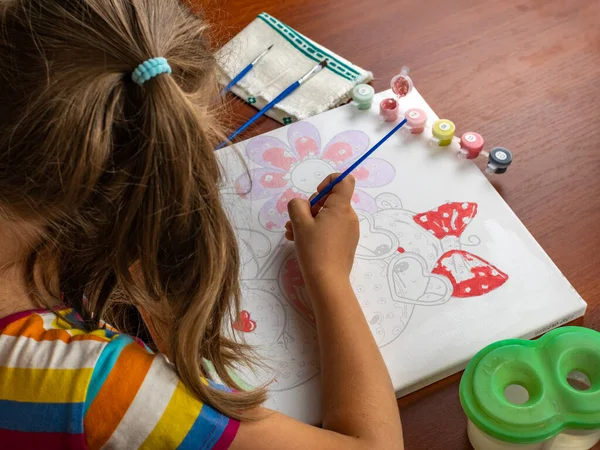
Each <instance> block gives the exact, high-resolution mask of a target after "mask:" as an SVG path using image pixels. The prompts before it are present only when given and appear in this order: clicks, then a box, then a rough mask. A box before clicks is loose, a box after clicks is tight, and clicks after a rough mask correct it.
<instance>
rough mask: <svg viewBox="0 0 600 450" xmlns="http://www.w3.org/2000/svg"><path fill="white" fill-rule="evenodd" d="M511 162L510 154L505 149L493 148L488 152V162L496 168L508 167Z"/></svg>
mask: <svg viewBox="0 0 600 450" xmlns="http://www.w3.org/2000/svg"><path fill="white" fill-rule="evenodd" d="M512 160H513V156H512V153H511V151H510V150H508V149H507V148H504V147H494V148H493V149H492V151H491V152H490V157H489V162H490V163H493V164H495V165H496V166H498V167H508V166H510V164H511V163H512Z"/></svg>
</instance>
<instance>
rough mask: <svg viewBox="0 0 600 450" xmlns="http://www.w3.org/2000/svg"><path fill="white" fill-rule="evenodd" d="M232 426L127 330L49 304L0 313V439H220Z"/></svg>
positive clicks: (126, 443) (164, 443)
mask: <svg viewBox="0 0 600 450" xmlns="http://www.w3.org/2000/svg"><path fill="white" fill-rule="evenodd" d="M63 313H67V314H69V319H71V320H76V319H75V316H74V315H73V313H72V311H70V310H67V311H64V312H63ZM205 383H208V381H206V380H205ZM211 384H212V382H211ZM214 386H215V387H217V388H222V389H225V388H223V387H222V386H217V385H214ZM238 427H239V422H237V421H235V420H231V419H229V418H227V417H225V416H223V415H222V414H220V413H218V412H217V411H216V410H214V409H213V408H211V407H209V406H208V405H205V404H203V403H202V402H200V401H199V400H197V399H196V398H195V397H194V396H193V395H192V394H191V393H190V392H189V391H188V390H187V389H186V387H185V386H184V385H183V383H182V382H181V381H180V380H179V378H178V377H177V375H176V374H175V372H174V370H173V368H172V367H171V365H170V364H169V362H168V361H167V360H166V358H165V357H164V356H162V355H160V354H157V355H155V354H153V353H151V352H150V350H148V349H147V348H146V347H145V346H144V345H143V344H141V343H140V342H137V341H136V340H134V339H133V338H131V337H129V336H127V335H123V334H118V333H115V332H113V331H110V330H107V329H101V330H96V331H94V332H91V333H87V332H85V331H82V330H80V329H78V328H74V327H72V326H71V325H69V324H68V323H67V322H66V321H64V320H61V319H58V318H57V316H56V315H54V314H52V313H49V312H47V311H28V312H22V313H18V314H14V315H12V316H9V317H6V318H4V319H0V448H6V449H37V448H44V449H51V450H53V449H99V448H110V449H127V450H129V449H213V448H214V449H226V448H228V447H229V445H230V444H231V442H232V441H233V438H234V437H235V435H236V432H237V430H238Z"/></svg>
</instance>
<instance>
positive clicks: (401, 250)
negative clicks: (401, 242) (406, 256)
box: [398, 247, 406, 253]
mask: <svg viewBox="0 0 600 450" xmlns="http://www.w3.org/2000/svg"><path fill="white" fill-rule="evenodd" d="M405 251H406V250H404V248H402V247H398V253H404V252H405Z"/></svg>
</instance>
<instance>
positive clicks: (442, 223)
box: [413, 202, 477, 239]
mask: <svg viewBox="0 0 600 450" xmlns="http://www.w3.org/2000/svg"><path fill="white" fill-rule="evenodd" d="M476 214H477V203H469V202H464V203H459V202H454V203H446V204H444V205H442V206H440V207H439V208H436V209H434V210H432V211H428V212H425V213H421V214H416V215H415V216H414V217H413V220H414V221H415V222H416V223H417V224H418V225H420V226H421V227H423V228H425V229H426V230H428V231H431V232H432V233H433V235H434V236H435V237H436V238H438V239H442V238H444V237H446V236H456V237H459V236H460V235H461V234H462V233H463V231H464V230H465V228H466V227H467V225H468V224H469V223H470V222H471V220H472V219H473V217H475V215H476Z"/></svg>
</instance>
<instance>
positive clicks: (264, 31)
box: [217, 13, 373, 124]
mask: <svg viewBox="0 0 600 450" xmlns="http://www.w3.org/2000/svg"><path fill="white" fill-rule="evenodd" d="M271 44H274V45H273V48H272V49H271V50H270V51H269V52H268V53H267V54H266V55H265V57H264V58H263V59H261V60H260V62H259V63H258V64H256V65H255V66H254V68H253V69H252V70H251V71H250V72H249V73H248V74H247V75H246V76H245V77H244V78H243V79H242V80H241V81H240V82H239V83H238V84H237V85H236V86H234V87H233V88H232V89H231V91H232V92H233V93H234V94H236V95H237V96H238V97H240V98H242V99H243V100H244V101H246V102H248V103H249V104H251V105H252V106H254V107H255V108H257V109H260V108H262V107H263V106H265V105H266V104H267V103H269V101H271V100H273V99H274V98H275V97H276V96H277V95H279V94H280V93H281V92H282V91H283V90H284V89H285V88H287V87H288V86H289V85H290V84H292V83H293V82H295V81H297V80H298V79H299V78H300V77H301V76H302V75H304V74H305V73H306V72H308V71H309V70H310V69H311V68H312V67H314V66H315V65H316V64H318V63H319V62H320V61H322V60H323V59H326V60H327V62H328V65H327V67H326V68H325V69H324V70H322V71H321V72H320V73H318V74H317V75H315V76H314V77H313V78H311V79H310V80H309V81H307V82H305V83H304V84H303V85H302V86H300V87H299V88H298V89H297V90H296V91H294V92H293V93H292V94H291V95H289V96H288V97H287V98H285V99H284V100H283V101H281V102H280V103H279V104H278V105H277V106H276V107H274V108H273V109H271V111H269V112H268V113H267V115H268V116H270V117H272V118H273V119H275V120H277V121H278V122H281V123H283V124H288V123H291V122H294V121H297V120H302V119H305V118H307V117H310V116H313V115H315V114H319V113H321V112H323V111H327V110H328V109H330V108H334V107H336V106H339V105H341V104H343V103H345V102H346V101H347V100H348V99H349V98H350V96H351V93H352V88H353V87H354V86H356V85H357V84H361V83H368V82H369V81H371V80H372V79H373V74H372V73H371V72H367V71H365V70H363V69H361V68H360V67H357V66H355V65H354V64H352V63H351V62H349V61H348V60H346V59H344V58H342V57H341V56H338V55H336V54H335V53H333V52H332V51H331V50H328V49H326V48H324V47H322V46H320V45H319V44H316V43H315V42H313V41H311V40H310V39H308V38H307V37H305V36H303V35H301V34H300V33H298V32H297V31H295V30H293V29H292V28H290V27H288V26H287V25H285V24H284V23H282V22H280V21H279V20H277V19H275V18H274V17H272V16H270V15H269V14H267V13H260V14H259V15H258V17H257V18H256V19H254V21H253V22H252V23H250V24H249V25H248V26H247V27H246V28H244V29H243V30H242V31H241V32H240V33H239V34H238V35H237V36H235V37H234V38H233V39H232V40H231V41H229V42H228V43H227V44H226V45H225V46H224V47H223V48H222V49H221V50H220V51H219V53H218V55H217V57H218V60H219V66H220V68H221V75H220V76H221V79H220V82H221V83H222V84H223V85H226V84H227V83H229V82H230V81H231V80H232V79H233V78H234V77H235V76H236V75H237V74H238V73H240V72H241V71H242V69H244V67H246V66H247V65H248V64H250V63H251V62H252V61H253V60H254V58H256V57H257V56H258V55H259V54H260V53H262V52H263V51H264V50H265V49H266V48H267V47H268V46H269V45H271Z"/></svg>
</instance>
